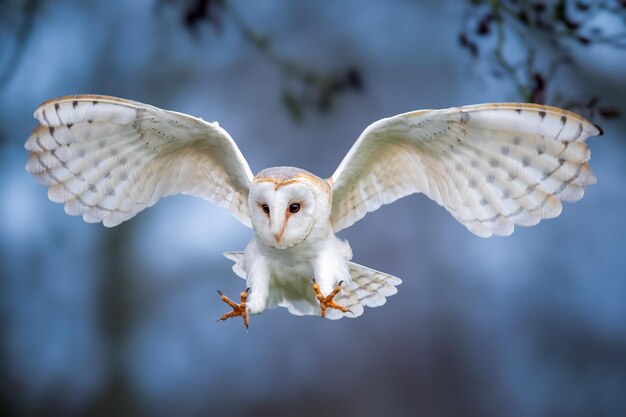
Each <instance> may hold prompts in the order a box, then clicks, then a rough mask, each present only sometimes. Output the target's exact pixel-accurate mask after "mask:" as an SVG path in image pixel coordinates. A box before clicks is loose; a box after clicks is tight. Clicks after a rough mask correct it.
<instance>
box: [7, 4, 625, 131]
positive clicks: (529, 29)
mask: <svg viewBox="0 0 626 417" xmlns="http://www.w3.org/2000/svg"><path fill="white" fill-rule="evenodd" d="M155 2H156V3H155V5H156V6H157V7H156V10H157V12H159V11H160V10H162V9H163V7H169V8H175V9H176V12H177V13H178V14H179V15H180V18H181V25H182V27H183V28H184V29H185V30H186V31H188V32H189V34H190V36H198V31H199V28H200V27H201V26H202V25H208V26H209V27H211V28H212V29H213V30H214V31H215V32H216V33H218V34H219V33H221V32H222V31H223V30H224V27H225V25H229V24H230V25H233V26H234V27H236V28H237V29H238V30H239V32H240V33H241V34H242V36H243V37H244V38H245V39H246V41H247V42H248V43H249V44H250V45H251V46H252V47H253V48H254V49H256V50H257V51H258V52H259V53H260V54H261V55H262V56H263V57H264V58H265V59H266V60H267V61H268V62H269V63H270V64H272V65H273V66H274V67H275V68H276V69H277V70H278V71H280V73H281V74H282V76H283V78H284V83H283V86H282V87H281V91H280V95H281V98H282V102H283V104H284V106H285V109H286V110H287V111H288V112H289V114H290V115H291V116H292V118H293V119H294V120H295V121H298V122H301V121H303V120H304V119H305V118H306V114H307V112H310V111H317V112H320V113H325V112H328V111H330V110H331V109H332V107H333V105H334V103H335V100H336V99H337V97H339V96H340V95H342V94H346V93H351V92H360V91H362V90H363V89H364V87H365V84H364V81H363V78H364V77H363V74H362V73H363V71H362V70H361V69H360V68H359V67H358V66H356V65H350V66H347V67H341V68H336V69H334V70H330V71H328V70H321V69H316V68H314V67H313V66H312V64H310V63H305V62H300V61H298V60H296V59H291V58H289V57H286V56H283V55H281V54H279V53H278V52H277V51H276V48H275V39H273V38H272V37H271V36H270V35H266V34H261V33H259V32H258V31H256V30H255V28H254V27H253V26H252V25H250V24H248V22H246V20H245V19H244V18H243V17H242V16H241V15H240V14H239V13H238V12H237V10H236V8H235V7H234V6H233V5H232V3H231V2H230V1H229V0H155ZM42 3H44V0H23V1H20V0H5V1H2V2H0V27H4V29H5V30H7V31H8V32H9V33H11V34H12V37H13V44H12V46H11V47H9V48H4V49H5V51H4V56H3V55H2V54H0V88H2V86H3V85H4V84H6V82H7V81H8V80H9V79H10V78H11V75H12V74H13V72H14V71H15V68H16V67H17V65H18V63H19V60H20V55H21V52H22V51H23V50H24V49H25V48H24V47H25V43H26V42H27V40H28V37H29V35H30V33H31V31H32V28H33V25H34V22H35V18H36V16H37V13H38V12H39V10H40V9H41V8H42V7H41V6H42ZM466 7H467V10H466V13H465V16H464V18H463V22H461V26H462V28H461V31H460V33H459V36H458V42H459V45H460V46H461V47H462V48H463V49H465V50H467V51H468V52H469V53H470V54H471V56H472V57H473V58H474V59H475V60H476V61H481V62H484V63H486V64H487V65H488V66H489V68H490V75H491V76H493V77H495V78H496V79H502V80H504V81H506V82H510V83H512V84H513V85H514V86H515V88H516V90H517V93H518V96H519V100H520V101H525V102H532V103H540V104H543V103H549V104H552V105H556V106H560V107H563V108H566V109H569V110H572V111H575V112H578V113H581V114H583V115H585V116H587V117H589V118H591V119H594V118H596V117H602V118H607V119H608V118H614V117H618V116H619V111H618V110H617V109H616V108H614V107H611V106H609V105H605V104H604V100H601V99H600V98H599V97H597V96H594V97H590V98H588V99H586V100H582V101H581V100H577V99H572V98H571V97H568V95H567V94H566V93H563V92H561V91H558V87H556V86H555V84H556V83H555V80H556V79H557V77H559V76H561V75H562V73H563V72H565V71H570V72H573V73H575V72H576V69H577V61H576V58H575V54H574V50H575V49H576V48H578V47H591V46H594V45H604V46H607V47H610V48H614V49H615V50H625V49H626V1H624V0H588V1H584V0H552V1H522V0H468V1H467V5H466ZM608 16H611V17H612V18H614V22H613V25H612V26H614V28H613V29H612V31H609V30H607V29H606V28H605V27H602V26H600V25H598V21H600V22H602V19H603V18H606V17H608ZM510 51H515V53H513V54H512V53H511V52H510ZM511 55H515V56H511Z"/></svg>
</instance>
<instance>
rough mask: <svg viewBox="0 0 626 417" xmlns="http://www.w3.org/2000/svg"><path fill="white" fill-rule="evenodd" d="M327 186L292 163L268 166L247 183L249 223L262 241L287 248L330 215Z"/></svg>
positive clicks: (298, 241) (324, 221) (328, 188)
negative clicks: (291, 165)
mask: <svg viewBox="0 0 626 417" xmlns="http://www.w3.org/2000/svg"><path fill="white" fill-rule="evenodd" d="M330 204H331V203H330V187H329V185H328V183H327V182H326V181H324V180H322V179H321V178H318V177H316V176H315V175H313V174H311V173H309V172H307V171H305V170H302V169H299V168H293V167H278V168H268V169H264V170H263V171H261V172H259V173H258V174H257V176H256V177H254V181H253V182H252V185H251V186H250V194H249V196H248V207H249V210H250V217H251V218H252V226H253V227H254V230H255V231H256V233H257V234H258V236H259V237H260V238H261V240H263V242H265V244H266V245H268V246H271V247H274V248H277V249H287V248H291V247H293V246H296V245H297V244H299V243H301V242H303V241H304V240H305V239H307V238H308V237H309V236H310V235H311V233H312V232H313V231H314V230H315V229H316V225H317V226H318V227H319V226H322V225H323V224H324V223H327V222H328V221H329V220H328V219H329V217H330Z"/></svg>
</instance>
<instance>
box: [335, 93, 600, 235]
mask: <svg viewBox="0 0 626 417" xmlns="http://www.w3.org/2000/svg"><path fill="white" fill-rule="evenodd" d="M600 133H601V131H600V130H599V128H598V127H596V126H595V125H593V124H592V123H590V122H588V121H587V120H585V119H583V118H582V117H580V116H578V115H576V114H573V113H570V112H568V111H565V110H561V109H558V108H555V107H549V106H540V105H535V104H518V103H500V104H480V105H475V106H466V107H456V108H451V109H444V110H422V111H416V112H410V113H405V114H400V115H397V116H394V117H390V118H387V119H382V120H379V121H377V122H375V123H373V124H372V125H370V126H369V127H368V128H367V129H365V131H364V132H363V133H362V134H361V136H360V137H359V139H358V140H357V141H356V143H355V144H354V145H353V146H352V149H350V151H349V152H348V154H347V155H346V157H345V158H344V159H343V161H342V162H341V164H340V165H339V167H338V168H337V170H336V171H335V173H334V174H333V175H332V177H331V178H329V180H328V181H329V182H330V183H331V185H332V187H333V209H332V215H331V220H332V223H333V228H334V230H335V232H336V231H339V230H341V229H344V228H346V227H348V226H350V225H352V224H353V223H355V222H356V221H358V220H360V219H361V218H362V217H363V216H365V214H367V213H368V212H370V211H373V210H376V209H378V208H379V207H380V206H381V205H383V204H389V203H391V202H393V201H395V200H397V199H399V198H401V197H403V196H406V195H409V194H412V193H418V192H421V193H424V194H426V195H427V196H428V197H429V198H431V199H432V200H434V201H436V202H437V203H438V204H439V205H441V206H443V207H445V209H446V210H448V211H449V212H450V214H452V216H453V217H454V218H455V219H457V220H458V221H459V222H461V223H462V224H463V225H465V226H466V227H467V228H468V229H469V230H470V231H471V232H473V233H475V234H477V235H478V236H482V237H489V236H491V235H492V234H495V235H504V236H506V235H510V234H511V233H513V229H514V225H515V224H518V225H523V226H531V225H535V224H537V223H538V222H539V221H540V220H541V219H543V218H552V217H556V216H558V215H559V214H560V213H561V208H562V207H561V200H564V201H576V200H579V199H580V198H582V196H583V193H584V188H585V186H587V185H589V184H593V183H594V182H595V177H594V176H593V174H592V173H591V170H590V168H589V165H588V164H587V161H588V160H589V157H590V151H589V148H588V147H587V145H586V144H585V142H584V141H585V140H586V139H587V138H588V137H589V136H594V135H598V134H600Z"/></svg>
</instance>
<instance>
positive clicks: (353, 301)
mask: <svg viewBox="0 0 626 417" xmlns="http://www.w3.org/2000/svg"><path fill="white" fill-rule="evenodd" d="M224 256H225V257H227V258H228V259H230V260H231V261H233V262H234V263H235V264H234V265H233V271H234V272H235V273H236V274H237V275H238V276H240V277H241V278H244V279H245V278H246V272H245V270H244V269H243V259H244V256H243V252H226V253H224ZM348 264H349V266H350V278H351V281H350V282H344V283H343V285H342V290H341V292H340V293H339V294H337V296H336V297H335V298H334V301H335V302H337V303H338V304H340V305H342V306H344V307H347V308H349V309H350V312H349V313H342V312H341V311H338V310H327V312H326V318H329V319H332V320H336V319H340V318H342V317H358V316H360V315H361V314H363V307H380V306H382V305H383V304H385V302H386V301H387V297H390V296H392V295H394V294H395V293H397V292H398V290H397V289H396V286H398V285H400V284H401V283H402V280H401V279H400V278H397V277H394V276H393V275H389V274H385V273H384V272H380V271H376V270H374V269H371V268H368V267H366V266H363V265H359V264H356V263H354V262H348ZM310 293H311V297H310V300H299V301H300V302H298V303H293V301H294V300H291V301H292V302H290V303H288V305H290V306H291V308H289V311H290V312H292V313H293V314H298V315H303V314H305V315H309V314H319V313H320V312H319V306H318V305H317V300H316V299H315V293H314V292H313V286H311V292H310Z"/></svg>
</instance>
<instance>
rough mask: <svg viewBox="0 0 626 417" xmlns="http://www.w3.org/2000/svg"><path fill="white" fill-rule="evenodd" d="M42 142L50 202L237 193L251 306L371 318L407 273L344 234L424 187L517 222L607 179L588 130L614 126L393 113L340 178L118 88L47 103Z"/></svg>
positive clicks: (111, 202) (496, 225)
mask: <svg viewBox="0 0 626 417" xmlns="http://www.w3.org/2000/svg"><path fill="white" fill-rule="evenodd" d="M34 116H35V118H36V119H37V120H38V121H39V126H38V127H37V128H36V129H35V130H34V131H33V133H32V134H31V136H30V137H29V138H28V140H27V141H26V145H25V147H26V149H27V150H28V151H30V156H29V159H28V162H27V164H26V169H27V171H28V172H30V173H31V174H33V175H34V176H35V178H36V179H37V180H38V181H39V182H41V183H43V184H45V185H46V186H48V197H49V198H50V200H52V201H54V202H57V203H63V204H65V212H66V213H67V214H70V215H82V216H83V219H84V220H85V221H87V222H93V223H96V222H102V223H103V224H104V225H105V226H107V227H113V226H116V225H118V224H120V223H122V222H124V221H126V220H128V219H130V218H131V217H133V216H135V215H136V214H137V213H139V212H140V211H142V210H143V209H145V208H146V207H150V206H152V205H153V204H155V203H156V202H157V201H158V200H159V199H160V198H161V197H164V196H168V195H172V194H179V193H180V194H187V195H193V196H197V197H201V198H204V199H206V200H209V201H212V202H214V203H217V204H218V205H220V206H222V207H226V208H227V209H228V210H230V212H231V213H232V214H233V215H234V216H235V217H236V218H237V219H239V221H240V222H241V223H243V224H244V225H245V226H248V227H251V228H252V229H254V231H255V235H256V236H255V237H254V239H252V241H251V242H250V243H249V244H248V246H247V247H246V249H245V251H243V252H227V253H225V254H224V255H225V256H226V257H227V258H229V259H231V260H232V261H234V263H235V264H234V266H233V270H234V272H235V273H236V274H237V275H238V276H240V277H241V278H244V279H245V280H246V284H247V285H246V287H247V289H246V290H245V291H243V292H242V293H241V300H240V302H239V303H237V302H234V301H232V300H230V299H229V298H228V297H226V296H225V295H223V294H222V293H220V296H221V298H222V300H223V301H224V302H226V303H228V304H229V305H230V306H231V307H232V308H233V310H232V311H231V312H230V313H227V314H224V315H223V316H222V317H220V319H221V320H226V319H228V318H230V317H235V316H241V317H243V320H244V323H245V325H246V327H247V326H248V320H249V314H259V313H261V312H263V311H264V310H265V309H269V308H275V307H278V306H280V307H286V308H287V309H288V310H289V312H291V313H292V314H296V315H310V314H321V316H322V317H327V318H331V319H335V318H340V317H343V316H344V315H348V316H353V317H357V316H359V315H361V314H362V313H363V306H368V307H377V306H380V305H382V304H384V303H385V300H386V297H388V296H390V295H393V294H395V293H396V288H395V287H396V286H397V285H398V284H400V283H401V281H400V279H398V278H396V277H394V276H391V275H388V274H385V273H382V272H379V271H375V270H373V269H370V268H367V267H365V266H362V265H358V264H356V263H353V262H350V259H351V257H352V251H351V249H350V246H349V245H348V243H347V242H346V241H343V240H341V239H338V238H337V237H336V236H335V233H337V232H338V231H340V230H342V229H345V228H346V227H348V226H351V225H352V224H353V223H355V222H356V221H358V220H360V219H361V218H363V216H365V214H367V213H368V212H370V211H374V210H376V209H378V208H379V207H380V206H382V205H383V204H389V203H392V202H394V201H395V200H397V199H399V198H400V197H404V196H406V195H409V194H413V193H423V194H425V195H426V196H428V197H429V198H431V199H432V200H434V201H435V202H437V204H439V205H441V206H443V207H444V208H445V209H446V210H447V211H448V212H449V213H450V214H451V215H452V217H454V218H455V219H456V220H457V221H459V222H461V223H462V224H463V225H464V226H465V227H467V229H469V231H470V232H472V233H474V234H476V235H478V236H481V237H489V236H491V235H501V236H507V235H510V234H511V233H513V228H514V226H515V225H516V224H518V225H522V226H532V225H535V224H537V223H538V222H539V221H540V220H541V219H543V218H552V217H556V216H558V215H559V214H560V213H561V208H562V207H561V200H565V201H576V200H579V199H580V198H582V196H583V193H584V189H585V187H586V186H587V185H589V184H593V183H594V182H595V178H594V176H593V174H592V173H591V170H590V168H589V165H588V164H587V161H588V160H589V157H590V151H589V148H588V147H587V145H586V144H585V140H586V139H587V138H588V137H589V136H594V135H598V134H601V133H602V132H601V130H600V129H599V128H598V127H597V126H595V125H594V124H592V123H590V122H588V121H587V120H585V119H583V118H582V117H580V116H578V115H576V114H573V113H570V112H568V111H565V110H561V109H558V108H555V107H548V106H541V105H535V104H518V103H499V104H479V105H474V106H465V107H455V108H450V109H444V110H420V111H413V112H409V113H404V114H399V115H397V116H393V117H389V118H386V119H381V120H379V121H377V122H374V123H373V124H371V125H370V126H369V127H367V129H365V131H364V132H363V133H362V134H361V136H360V137H359V138H358V139H357V141H356V143H355V144H354V145H353V146H352V149H350V151H349V152H348V154H347V155H346V157H345V158H344V159H343V161H341V163H340V164H339V167H338V168H337V170H336V171H335V173H334V174H333V175H332V176H331V177H330V178H326V179H322V178H320V177H317V176H315V175H313V174H311V173H309V172H307V171H305V170H302V169H299V168H293V167H277V168H268V169H264V170H262V171H261V172H259V173H258V174H257V175H256V176H255V175H253V174H252V172H251V171H250V167H249V166H248V163H247V162H246V160H245V159H244V157H243V155H242V154H241V152H240V151H239V149H238V148H237V145H236V144H235V142H234V141H233V139H232V138H231V137H230V136H229V134H228V133H227V132H226V131H225V130H224V129H222V128H221V127H220V126H219V125H218V124H217V123H208V122H205V121H204V120H202V119H199V118H195V117H192V116H188V115H186V114H182V113H176V112H172V111H166V110H162V109H159V108H157V107H153V106H150V105H146V104H142V103H138V102H134V101H129V100H123V99H120V98H114V97H105V96H94V95H78V96H68V97H63V98H59V99H54V100H50V101H47V102H45V103H43V104H42V105H41V106H40V107H39V108H38V109H37V110H36V111H35V115H34Z"/></svg>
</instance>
